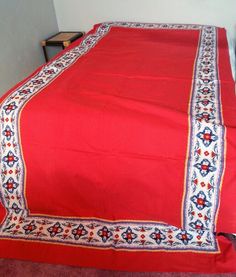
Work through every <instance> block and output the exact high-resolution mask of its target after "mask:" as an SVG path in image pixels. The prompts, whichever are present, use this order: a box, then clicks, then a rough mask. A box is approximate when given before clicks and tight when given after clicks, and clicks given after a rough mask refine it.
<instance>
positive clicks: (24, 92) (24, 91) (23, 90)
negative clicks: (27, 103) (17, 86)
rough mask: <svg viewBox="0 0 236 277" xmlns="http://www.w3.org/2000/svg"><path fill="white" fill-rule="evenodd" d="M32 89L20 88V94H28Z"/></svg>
mask: <svg viewBox="0 0 236 277" xmlns="http://www.w3.org/2000/svg"><path fill="white" fill-rule="evenodd" d="M30 92H31V91H30V89H22V90H19V95H21V96H22V95H27V94H29V93H30Z"/></svg>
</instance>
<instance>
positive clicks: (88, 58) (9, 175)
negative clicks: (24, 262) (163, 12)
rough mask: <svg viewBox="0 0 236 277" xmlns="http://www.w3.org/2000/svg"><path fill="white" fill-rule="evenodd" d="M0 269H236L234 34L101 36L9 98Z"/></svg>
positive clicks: (175, 28) (153, 29) (132, 28)
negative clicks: (0, 263) (29, 265)
mask: <svg viewBox="0 0 236 277" xmlns="http://www.w3.org/2000/svg"><path fill="white" fill-rule="evenodd" d="M0 114H1V130H0V140H1V149H0V151H1V186H0V197H1V198H0V222H1V223H0V258H15V259H29V260H33V261H42V262H48V263H63V264H69V265H79V266H86V267H98V268H107V269H118V270H128V271H159V272H161V271H172V272H178V271H179V272H184V271H187V272H210V273H216V272H236V263H235V260H236V252H235V250H234V248H233V244H232V242H231V241H229V240H228V239H227V238H226V237H224V236H220V235H219V234H221V233H228V234H232V233H236V209H235V199H236V171H235V166H236V129H235V127H236V101H235V91H234V80H233V78H232V71H231V67H230V60H229V51H228V44H227V39H226V32H225V30H224V29H223V28H218V27H214V26H205V25H182V24H151V23H131V22H108V23H101V24H97V25H95V26H94V28H93V29H92V30H91V31H90V32H89V33H88V34H87V35H86V36H85V37H84V38H83V39H80V40H78V41H76V42H75V43H73V44H72V45H71V46H70V47H68V48H67V49H66V50H64V51H63V52H61V53H60V54H59V55H58V56H57V57H55V58H54V59H53V60H52V61H50V62H49V63H47V64H45V65H43V66H42V67H40V68H39V69H38V70H36V71H35V72H34V73H33V74H32V75H31V76H29V77H28V78H27V79H25V80H24V81H22V82H21V83H19V84H18V85H16V86H15V87H14V88H13V89H12V90H10V91H9V92H8V93H6V94H5V95H4V96H3V97H2V99H1V108H0Z"/></svg>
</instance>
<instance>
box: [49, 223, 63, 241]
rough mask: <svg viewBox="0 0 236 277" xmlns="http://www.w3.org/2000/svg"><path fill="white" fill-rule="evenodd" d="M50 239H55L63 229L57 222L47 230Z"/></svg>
mask: <svg viewBox="0 0 236 277" xmlns="http://www.w3.org/2000/svg"><path fill="white" fill-rule="evenodd" d="M47 230H48V232H49V233H50V236H51V237H55V236H56V235H57V234H59V233H61V232H62V231H63V229H62V228H61V224H60V223H59V222H57V223H55V224H54V225H53V226H52V227H50V228H48V229H47Z"/></svg>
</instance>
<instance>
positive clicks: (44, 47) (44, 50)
mask: <svg viewBox="0 0 236 277" xmlns="http://www.w3.org/2000/svg"><path fill="white" fill-rule="evenodd" d="M43 53H44V58H45V61H46V62H48V61H49V59H48V54H47V50H46V46H43Z"/></svg>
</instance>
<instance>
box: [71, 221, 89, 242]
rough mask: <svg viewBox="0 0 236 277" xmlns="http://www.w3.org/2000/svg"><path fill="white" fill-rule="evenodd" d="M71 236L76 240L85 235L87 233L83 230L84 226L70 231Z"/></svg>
mask: <svg viewBox="0 0 236 277" xmlns="http://www.w3.org/2000/svg"><path fill="white" fill-rule="evenodd" d="M72 234H73V235H74V238H75V239H76V240H78V239H80V238H81V237H83V236H85V235H87V234H88V232H87V231H86V230H85V228H84V226H83V225H82V224H80V225H79V227H78V228H76V229H73V230H72Z"/></svg>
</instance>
